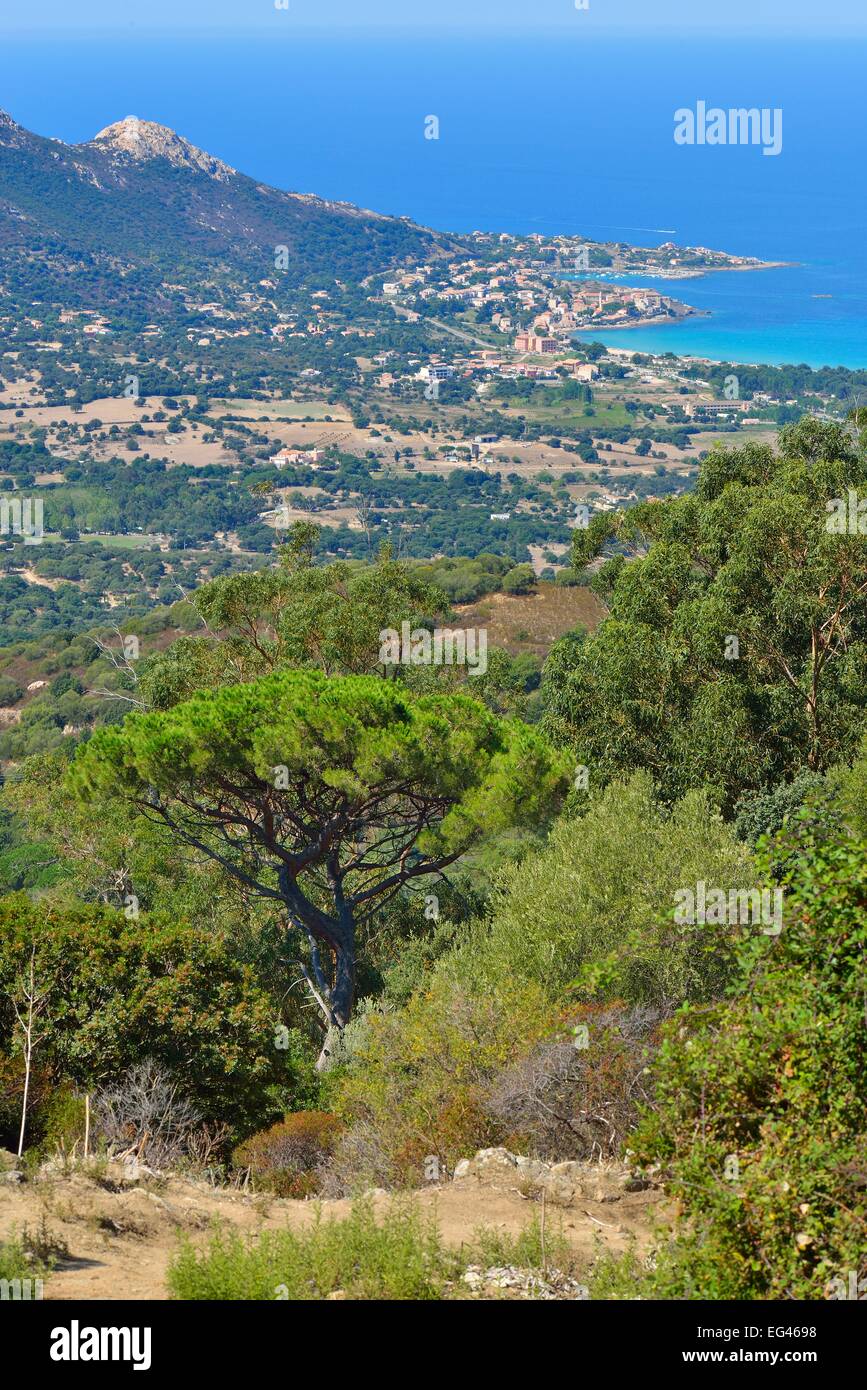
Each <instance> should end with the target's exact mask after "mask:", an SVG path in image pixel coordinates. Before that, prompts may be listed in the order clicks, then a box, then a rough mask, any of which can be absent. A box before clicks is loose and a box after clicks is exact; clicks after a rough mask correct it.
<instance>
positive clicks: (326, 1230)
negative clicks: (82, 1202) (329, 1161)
mask: <svg viewBox="0 0 867 1390" xmlns="http://www.w3.org/2000/svg"><path fill="white" fill-rule="evenodd" d="M464 1259H466V1257H464ZM462 1267H463V1266H462V1264H461V1259H460V1257H459V1256H457V1255H455V1254H452V1253H451V1252H450V1251H448V1250H447V1249H446V1247H445V1246H444V1245H443V1242H442V1239H441V1237H440V1235H439V1232H438V1230H437V1226H436V1223H435V1220H434V1219H433V1218H432V1217H430V1216H428V1217H423V1216H422V1215H421V1213H420V1212H419V1210H418V1208H417V1207H416V1206H414V1205H413V1204H411V1203H409V1202H394V1203H393V1204H392V1205H391V1206H390V1207H389V1208H388V1210H387V1211H386V1212H384V1213H383V1215H382V1217H381V1218H380V1220H377V1218H376V1215H375V1213H374V1209H373V1205H372V1203H371V1202H369V1201H359V1202H357V1203H356V1204H355V1205H354V1206H353V1208H352V1212H351V1213H350V1215H349V1216H347V1217H344V1218H343V1219H342V1220H337V1219H331V1220H325V1219H323V1217H322V1213H321V1210H320V1211H317V1212H316V1214H315V1216H314V1219H313V1223H312V1225H311V1226H310V1227H309V1228H308V1229H307V1230H305V1231H302V1232H299V1233H296V1232H294V1231H266V1232H264V1233H263V1234H262V1235H260V1236H258V1237H252V1238H248V1239H245V1238H244V1237H242V1236H240V1235H237V1234H235V1233H234V1232H226V1231H217V1232H216V1233H215V1234H214V1235H213V1236H212V1237H211V1241H210V1245H209V1248H208V1249H207V1250H206V1251H205V1252H203V1253H202V1254H197V1253H196V1251H195V1250H194V1248H193V1247H192V1245H190V1244H189V1243H185V1244H183V1245H182V1246H181V1249H180V1252H179V1254H178V1255H177V1257H176V1258H175V1260H174V1262H173V1264H172V1266H171V1269H170V1271H169V1287H170V1289H171V1291H172V1295H173V1297H174V1298H180V1299H186V1300H190V1299H207V1300H209V1301H215V1300H216V1301H224V1300H232V1301H239V1300H242V1299H258V1300H274V1299H277V1300H281V1301H290V1302H296V1301H298V1302H309V1301H311V1300H318V1299H324V1298H327V1297H328V1295H329V1294H331V1293H335V1292H337V1291H338V1290H340V1291H342V1292H343V1294H345V1296H346V1297H347V1298H349V1299H401V1300H403V1299H413V1300H416V1299H418V1300H430V1299H441V1298H443V1297H444V1294H445V1285H446V1282H447V1281H448V1280H450V1279H454V1278H456V1277H457V1276H458V1274H459V1273H460V1270H461V1268H462Z"/></svg>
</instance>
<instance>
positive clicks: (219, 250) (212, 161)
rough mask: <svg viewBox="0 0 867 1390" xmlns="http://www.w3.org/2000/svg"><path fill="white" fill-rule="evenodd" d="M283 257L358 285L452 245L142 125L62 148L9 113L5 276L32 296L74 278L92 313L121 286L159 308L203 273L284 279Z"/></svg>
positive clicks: (2, 246)
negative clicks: (278, 254)
mask: <svg viewBox="0 0 867 1390" xmlns="http://www.w3.org/2000/svg"><path fill="white" fill-rule="evenodd" d="M278 246H279V247H286V248H287V250H288V274H289V276H290V278H292V279H294V280H296V281H300V280H303V279H306V278H308V277H315V276H317V275H326V274H327V275H329V276H330V277H331V278H332V280H333V278H334V277H345V278H347V279H350V280H355V281H357V280H360V279H362V278H363V277H364V276H365V275H367V274H370V273H371V272H373V271H375V270H382V269H386V268H387V267H388V266H390V265H394V264H397V263H399V262H401V261H404V260H408V259H413V260H416V261H418V260H425V259H429V258H430V257H432V256H437V255H440V254H443V252H447V251H448V250H449V249H450V247H451V242H450V240H449V239H448V238H446V237H443V236H440V235H438V234H437V233H434V232H430V231H428V230H426V229H424V228H422V227H418V226H415V225H414V224H412V223H410V222H408V221H406V220H404V219H400V218H393V217H385V216H382V215H380V214H377V213H374V212H368V211H365V210H363V209H360V208H357V207H354V206H353V205H352V204H349V203H336V202H328V201H327V200H325V199H322V198H317V197H314V196H312V195H307V194H298V193H287V192H282V191H281V190H279V189H275V188H270V187H268V186H267V185H265V184H261V183H257V182H256V180H255V179H251V178H248V177H247V176H246V175H244V174H240V173H238V172H237V171H236V170H234V169H231V168H230V167H229V166H228V165H227V164H224V163H223V162H222V161H221V160H219V159H216V158H214V157H213V156H211V155H208V154H205V153H204V152H203V151H201V150H198V149H196V147H195V146H194V145H191V144H190V143H189V142H188V141H186V140H184V139H183V138H182V137H181V136H179V135H177V134H176V133H175V132H174V131H172V130H169V129H167V128H166V127H164V126H160V125H156V124H154V123H153V122H148V121H141V120H139V119H138V118H137V117H134V116H130V117H127V118H126V119H125V120H123V121H120V122H118V123H117V124H114V125H110V126H108V127H106V129H105V130H103V131H101V132H100V133H99V134H98V135H97V136H96V137H95V138H94V139H93V140H91V141H89V142H87V143H84V144H80V145H65V144H63V143H62V142H61V141H58V140H49V139H45V138H43V137H42V136H40V135H35V134H33V133H32V132H30V131H28V130H25V129H24V128H23V127H22V126H20V125H18V124H17V123H16V122H15V121H14V120H13V119H12V117H11V116H9V115H8V114H7V113H6V112H3V111H0V255H2V256H3V258H4V260H5V261H6V263H7V275H8V273H9V270H10V262H11V263H12V267H13V269H14V268H15V266H14V263H15V262H16V261H17V262H18V265H17V282H18V287H19V288H20V289H21V290H22V291H24V292H28V293H29V291H30V288H31V283H30V282H31V280H32V289H33V291H34V293H35V294H36V295H38V296H39V297H40V298H44V296H45V294H46V280H45V277H46V275H48V277H49V280H53V279H57V278H58V277H60V278H61V279H68V280H72V279H73V277H74V279H75V280H76V281H78V283H81V282H82V281H83V282H84V284H85V285H86V286H87V288H88V290H89V294H90V298H89V303H90V305H91V307H93V305H94V296H95V295H96V297H98V299H99V300H101V301H102V302H110V301H111V284H112V282H114V283H117V281H118V280H122V281H123V282H124V290H123V298H124V299H125V300H126V301H129V299H130V297H132V298H136V297H138V296H144V298H145V299H146V300H147V299H152V298H154V297H156V298H158V297H159V286H160V284H161V283H162V282H163V281H164V280H168V281H173V280H174V281H177V280H184V279H185V277H190V276H195V275H196V274H199V275H201V273H202V271H203V270H206V271H207V272H208V273H210V274H213V273H214V272H215V271H220V270H226V271H228V272H230V273H231V272H232V271H234V272H236V273H241V274H242V275H244V276H250V277H254V278H255V280H257V281H258V280H259V279H261V278H262V277H263V276H266V275H268V274H269V273H270V272H273V270H274V262H275V248H277V247H278ZM28 267H29V268H30V271H31V272H32V274H28ZM40 274H41V283H40ZM22 281H23V282H24V283H22Z"/></svg>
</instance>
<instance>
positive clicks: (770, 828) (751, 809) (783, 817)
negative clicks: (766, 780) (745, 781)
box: [734, 768, 824, 845]
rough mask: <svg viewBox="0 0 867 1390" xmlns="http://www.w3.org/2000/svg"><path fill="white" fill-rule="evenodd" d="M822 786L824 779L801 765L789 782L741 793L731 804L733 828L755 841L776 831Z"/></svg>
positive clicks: (747, 838)
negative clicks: (733, 804)
mask: <svg viewBox="0 0 867 1390" xmlns="http://www.w3.org/2000/svg"><path fill="white" fill-rule="evenodd" d="M822 786H824V779H823V778H822V777H820V776H819V775H818V773H815V772H810V771H809V770H808V769H807V768H802V770H801V771H800V772H799V773H798V774H797V776H796V777H794V778H793V779H792V781H791V782H781V783H779V785H778V786H776V787H770V788H768V790H766V791H761V792H756V793H753V794H748V795H746V796H742V797H741V799H740V801H739V802H738V804H737V806H736V807H735V822H734V827H735V831H736V832H737V834H738V836H739V838H740V839H741V840H743V841H744V843H745V844H748V845H756V844H758V842H759V840H760V839H761V838H762V836H764V835H776V834H777V832H778V831H780V830H782V828H783V826H784V825H785V824H786V823H787V821H789V820H790V819H791V818H792V817H793V816H795V815H797V813H798V812H799V811H800V810H801V808H802V806H803V805H804V803H805V801H807V800H808V798H809V797H810V796H812V795H813V794H814V793H816V792H818V791H819V789H820V788H821V787H822Z"/></svg>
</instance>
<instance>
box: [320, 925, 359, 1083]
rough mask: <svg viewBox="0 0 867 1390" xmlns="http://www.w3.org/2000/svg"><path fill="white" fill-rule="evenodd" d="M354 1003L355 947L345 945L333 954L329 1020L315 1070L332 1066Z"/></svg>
mask: <svg viewBox="0 0 867 1390" xmlns="http://www.w3.org/2000/svg"><path fill="white" fill-rule="evenodd" d="M354 1003H355V945H354V942H347V944H346V945H345V946H344V947H343V948H342V949H341V950H339V951H335V953H334V987H333V989H332V990H331V991H330V994H329V999H328V1004H329V1008H330V1012H331V1018H330V1021H329V1024H328V1031H327V1033H326V1035H325V1041H324V1043H323V1044H322V1051H321V1052H320V1054H319V1056H318V1057H317V1059H316V1070H317V1071H327V1070H328V1068H329V1067H330V1066H332V1065H333V1061H334V1055H335V1052H336V1051H337V1050H338V1049H339V1047H340V1040H341V1038H342V1037H343V1030H344V1028H345V1027H346V1025H347V1023H348V1022H349V1020H350V1018H351V1017H352V1006H353V1004H354Z"/></svg>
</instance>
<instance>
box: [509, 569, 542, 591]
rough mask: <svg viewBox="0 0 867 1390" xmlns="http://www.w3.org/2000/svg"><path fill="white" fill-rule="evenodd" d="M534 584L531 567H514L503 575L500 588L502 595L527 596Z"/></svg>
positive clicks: (534, 576)
mask: <svg viewBox="0 0 867 1390" xmlns="http://www.w3.org/2000/svg"><path fill="white" fill-rule="evenodd" d="M535 582H536V575H535V572H534V570H533V566H532V565H515V566H513V568H512V569H510V570H509V571H508V572H507V573H506V574H504V575H503V578H502V582H501V588H502V590H503V593H504V594H528V593H529V592H530V590H531V589H532V588H533V585H534V584H535Z"/></svg>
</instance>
